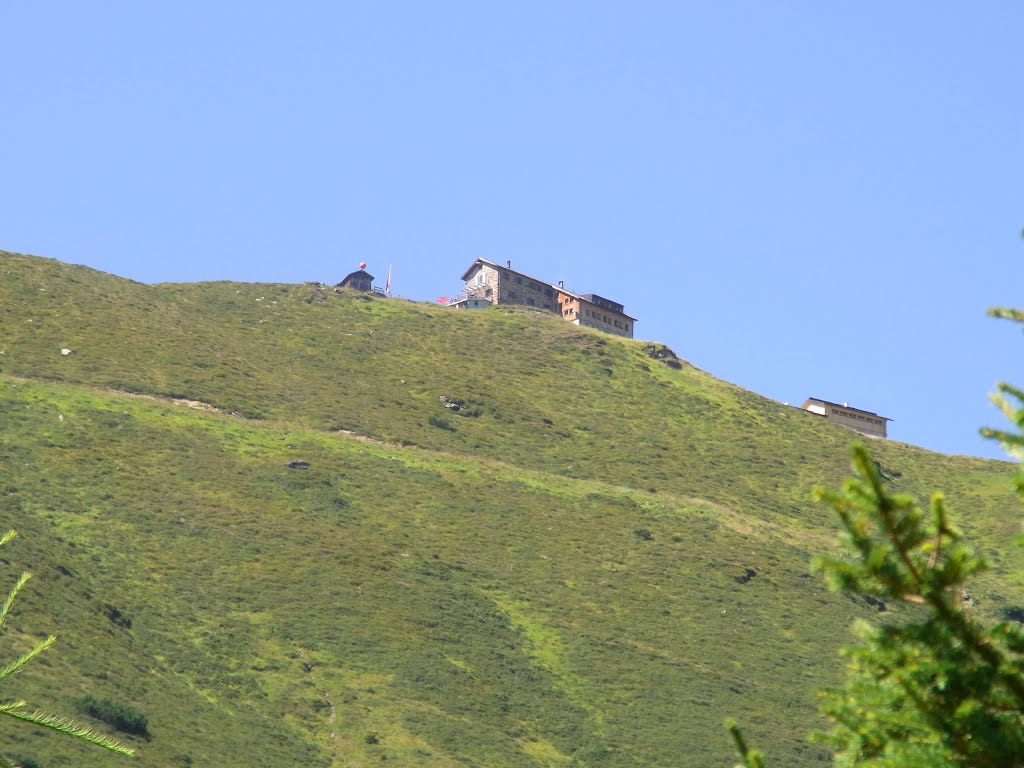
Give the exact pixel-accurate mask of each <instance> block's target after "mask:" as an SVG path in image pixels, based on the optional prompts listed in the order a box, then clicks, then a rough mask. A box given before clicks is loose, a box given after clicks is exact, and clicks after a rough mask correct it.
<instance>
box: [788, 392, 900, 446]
mask: <svg viewBox="0 0 1024 768" xmlns="http://www.w3.org/2000/svg"><path fill="white" fill-rule="evenodd" d="M800 407H801V408H802V409H803V410H805V411H808V412H809V413H814V414H817V415H818V416H821V417H823V418H826V419H828V420H829V421H834V422H835V423H836V424H840V425H842V426H844V427H846V428H848V429H852V430H855V431H857V432H860V433H861V434H863V435H868V436H870V437H887V436H888V430H887V424H888V422H890V421H892V419H890V418H887V417H885V416H879V415H878V414H877V413H874V412H872V411H862V410H861V409H860V408H853V407H851V406H850V404H849V403H842V404H840V403H831V402H829V401H828V400H821V399H819V398H817V397H811V398H808V399H807V402H805V403H804V404H803V405H801V406H800Z"/></svg>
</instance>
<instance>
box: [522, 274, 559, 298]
mask: <svg viewBox="0 0 1024 768" xmlns="http://www.w3.org/2000/svg"><path fill="white" fill-rule="evenodd" d="M522 284H523V278H521V277H519V276H516V285H522ZM526 288H527V290H530V291H538V292H539V291H544V295H545V296H546V297H548V298H551V296H553V295H554V291H553V290H552V288H551V286H550V285H547V286H544V285H541V284H540V283H535V282H533V281H530V282H529V283H527V284H526Z"/></svg>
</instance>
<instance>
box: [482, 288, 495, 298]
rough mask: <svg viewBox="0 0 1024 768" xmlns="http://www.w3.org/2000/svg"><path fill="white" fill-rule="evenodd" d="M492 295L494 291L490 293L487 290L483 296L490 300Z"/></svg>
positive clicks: (489, 290)
mask: <svg viewBox="0 0 1024 768" xmlns="http://www.w3.org/2000/svg"><path fill="white" fill-rule="evenodd" d="M492 293H494V291H492V290H491V289H490V288H488V289H487V290H486V291H484V296H486V297H487V298H490V297H491V294H492Z"/></svg>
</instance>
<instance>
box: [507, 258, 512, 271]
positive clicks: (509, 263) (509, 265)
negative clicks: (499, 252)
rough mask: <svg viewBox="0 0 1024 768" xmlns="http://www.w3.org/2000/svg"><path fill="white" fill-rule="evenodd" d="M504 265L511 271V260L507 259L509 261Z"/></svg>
mask: <svg viewBox="0 0 1024 768" xmlns="http://www.w3.org/2000/svg"><path fill="white" fill-rule="evenodd" d="M505 263H506V264H507V265H508V268H509V269H512V259H509V260H508V261H506V262H505Z"/></svg>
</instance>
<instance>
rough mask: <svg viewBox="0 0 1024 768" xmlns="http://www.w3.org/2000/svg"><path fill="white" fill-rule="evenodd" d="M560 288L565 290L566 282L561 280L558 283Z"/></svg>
mask: <svg viewBox="0 0 1024 768" xmlns="http://www.w3.org/2000/svg"><path fill="white" fill-rule="evenodd" d="M558 287H559V288H565V281H564V280H559V281H558Z"/></svg>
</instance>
